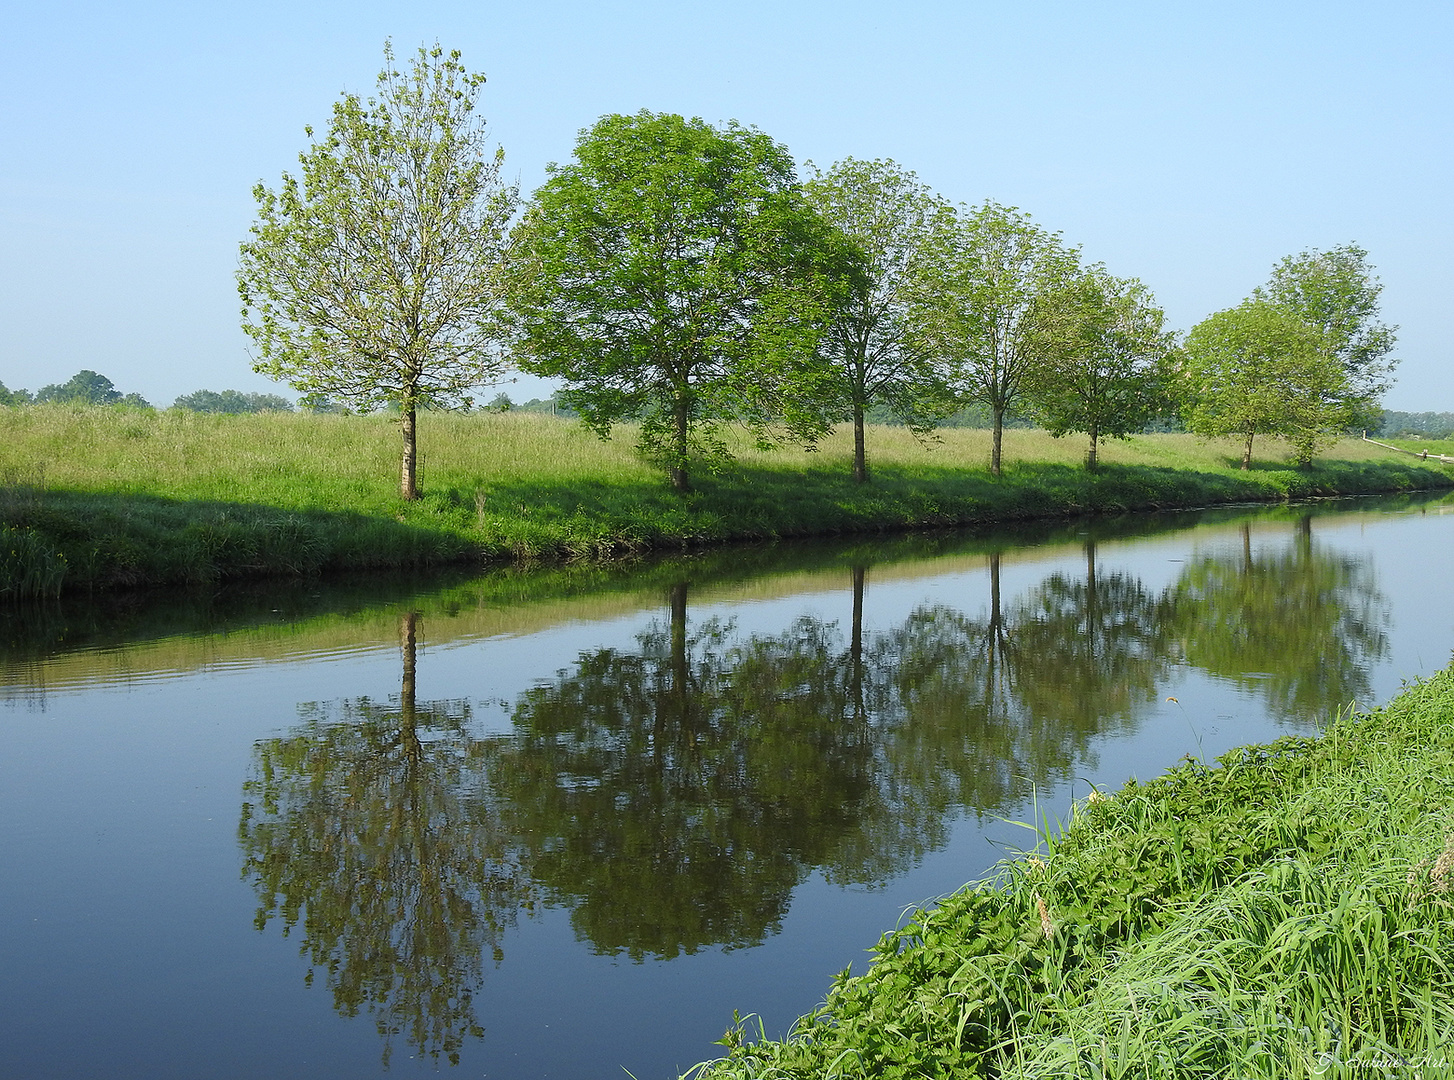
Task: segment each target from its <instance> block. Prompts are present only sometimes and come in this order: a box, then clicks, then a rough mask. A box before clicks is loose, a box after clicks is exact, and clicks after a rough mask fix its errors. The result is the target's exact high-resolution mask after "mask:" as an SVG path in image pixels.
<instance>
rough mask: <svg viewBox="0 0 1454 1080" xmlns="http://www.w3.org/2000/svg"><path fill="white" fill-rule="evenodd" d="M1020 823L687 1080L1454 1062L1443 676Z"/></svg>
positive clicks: (1271, 1075)
mask: <svg viewBox="0 0 1454 1080" xmlns="http://www.w3.org/2000/svg"><path fill="white" fill-rule="evenodd" d="M1026 824H1027V826H1031V827H1033V828H1035V829H1036V831H1037V834H1038V836H1039V837H1040V839H1041V843H1040V845H1039V846H1038V848H1037V849H1036V850H1035V851H1034V852H1033V853H1030V854H1025V855H1024V856H1023V857H1020V858H1017V859H1014V860H1011V861H1007V862H1006V863H1004V864H1003V865H1002V867H1001V869H1000V871H999V873H998V874H997V875H996V876H995V877H993V878H992V879H990V880H988V881H985V882H982V883H980V884H978V885H977V886H973V887H969V888H967V889H965V890H964V891H962V892H960V893H957V894H955V895H953V896H950V897H948V898H946V899H944V900H943V901H942V902H941V903H939V904H937V905H935V906H933V907H930V908H927V909H924V910H920V911H918V912H915V913H913V914H912V915H910V916H908V917H907V918H906V920H905V922H904V924H903V925H901V926H900V928H898V929H896V930H894V931H892V932H890V933H888V934H885V935H884V936H883V938H882V939H881V940H880V941H879V943H878V945H877V947H876V948H875V949H874V950H873V960H872V964H871V967H870V968H869V969H868V971H867V972H866V973H865V974H863V975H861V976H857V977H853V976H850V975H849V974H848V973H847V972H845V973H844V974H842V975H840V976H839V978H838V980H837V981H836V983H835V984H834V985H833V987H832V988H831V990H829V992H828V995H827V997H826V999H825V1001H824V1003H823V1004H822V1005H821V1007H820V1008H818V1009H817V1010H816V1011H815V1012H814V1013H812V1014H810V1015H808V1016H805V1017H804V1018H803V1019H801V1020H800V1021H799V1022H798V1024H797V1026H796V1028H795V1030H794V1031H793V1033H792V1034H791V1035H790V1036H789V1037H788V1038H787V1039H785V1040H782V1041H770V1040H765V1039H761V1038H757V1039H754V1038H753V1037H752V1029H753V1024H752V1022H751V1018H748V1019H743V1018H740V1017H739V1018H736V1019H735V1021H734V1024H733V1026H732V1027H731V1028H730V1029H729V1030H728V1032H727V1035H726V1036H725V1037H724V1039H723V1042H724V1043H725V1044H726V1045H727V1046H728V1047H729V1048H730V1049H729V1053H728V1055H727V1057H726V1058H725V1059H723V1060H720V1061H717V1062H711V1063H705V1064H704V1065H702V1066H699V1067H698V1068H697V1069H696V1070H694V1071H693V1072H692V1073H691V1074H690V1075H691V1076H692V1077H693V1080H708V1078H711V1080H748V1078H764V1077H773V1078H780V1080H788V1078H803V1080H807V1078H809V1077H812V1078H822V1077H845V1078H846V1077H885V1078H889V1077H923V1076H966V1077H968V1076H986V1077H991V1076H992V1077H997V1078H1000V1080H1011V1078H1017V1080H1029V1078H1032V1077H1034V1078H1050V1077H1056V1078H1060V1077H1083V1078H1087V1080H1089V1078H1096V1080H1110V1078H1123V1077H1137V1078H1168V1080H1170V1078H1192V1077H1198V1078H1202V1077H1206V1078H1211V1077H1236V1078H1239V1080H1243V1078H1245V1080H1258V1078H1266V1080H1305V1078H1312V1077H1322V1078H1329V1080H1333V1078H1350V1077H1366V1076H1371V1075H1383V1076H1401V1077H1402V1076H1406V1077H1420V1078H1423V1077H1427V1078H1431V1080H1432V1078H1433V1077H1447V1076H1451V1075H1454V1049H1451V1048H1454V980H1451V978H1450V974H1451V966H1454V669H1451V670H1445V671H1443V672H1441V673H1440V674H1439V675H1437V676H1435V677H1434V678H1432V679H1430V680H1428V681H1427V682H1422V683H1418V684H1415V685H1412V686H1410V687H1407V688H1406V689H1405V690H1404V691H1403V692H1402V693H1401V694H1400V695H1399V696H1398V697H1396V698H1395V699H1394V700H1393V701H1392V702H1391V703H1390V704H1388V705H1387V706H1386V707H1384V708H1382V709H1379V710H1377V711H1375V712H1372V713H1369V714H1361V715H1355V714H1351V713H1350V714H1348V715H1344V716H1340V717H1337V718H1336V719H1335V720H1334V721H1333V722H1332V723H1331V724H1330V725H1329V727H1328V728H1327V730H1326V731H1325V732H1324V734H1323V735H1322V736H1321V737H1318V738H1311V739H1308V738H1286V739H1282V740H1280V741H1278V742H1276V743H1272V744H1270V745H1265V746H1249V747H1243V748H1240V749H1238V750H1235V751H1233V752H1231V753H1229V754H1227V755H1225V756H1224V757H1222V758H1221V759H1219V760H1218V761H1216V762H1215V763H1212V764H1210V765H1209V764H1207V763H1204V762H1200V761H1194V760H1189V761H1187V762H1186V763H1185V764H1183V765H1182V766H1180V767H1178V768H1176V769H1173V770H1172V771H1171V772H1170V773H1168V774H1167V775H1165V776H1163V777H1161V778H1159V779H1157V780H1154V781H1152V782H1150V783H1146V784H1136V783H1131V784H1128V785H1127V786H1126V788H1125V789H1123V790H1122V791H1120V792H1115V793H1100V792H1096V793H1094V795H1093V796H1092V797H1090V798H1087V799H1086V800H1083V801H1082V802H1080V803H1079V804H1077V805H1076V806H1075V807H1074V810H1073V814H1072V816H1071V818H1070V820H1069V821H1068V822H1065V823H1059V822H1054V823H1046V822H1038V823H1026ZM757 1030H758V1033H759V1035H760V1031H761V1027H760V1025H758V1029H757Z"/></svg>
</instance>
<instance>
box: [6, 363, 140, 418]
mask: <svg viewBox="0 0 1454 1080" xmlns="http://www.w3.org/2000/svg"><path fill="white" fill-rule="evenodd" d="M18 393H22V394H23V393H24V391H19V392H18ZM23 403H24V402H22V401H19V400H17V401H14V402H12V404H17V405H18V404H23ZM35 403H36V404H37V405H49V404H64V405H127V406H131V407H132V408H137V409H149V408H151V405H150V404H149V403H148V402H147V400H146V399H145V398H144V397H142V396H141V395H140V394H126V395H124V396H123V395H122V393H121V391H120V390H118V389H116V387H115V386H114V385H113V384H112V382H111V380H110V379H108V378H107V377H106V376H105V375H99V374H97V373H96V372H94V371H91V370H89V369H88V370H85V371H78V372H76V374H74V375H72V376H71V378H70V380H69V381H68V382H64V383H51V384H50V385H49V386H44V387H41V389H40V390H39V391H38V392H37V393H36V395H35Z"/></svg>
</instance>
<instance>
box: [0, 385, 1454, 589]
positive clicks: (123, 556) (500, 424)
mask: <svg viewBox="0 0 1454 1080" xmlns="http://www.w3.org/2000/svg"><path fill="white" fill-rule="evenodd" d="M420 428H421V431H420V449H421V465H420V476H421V482H422V486H423V492H424V494H423V498H421V499H420V500H418V501H417V502H412V503H406V502H404V501H402V500H401V499H400V498H399V496H398V485H397V475H398V468H399V464H398V458H399V434H398V429H397V426H396V424H395V423H394V422H393V421H392V420H391V419H390V418H388V417H385V416H372V417H352V416H331V415H313V414H288V413H265V414H255V415H242V416H229V415H215V414H214V415H209V414H201V413H193V412H186V411H182V410H167V411H164V412H155V411H149V410H116V409H104V408H85V407H75V406H35V407H31V408H26V409H0V435H3V437H0V527H4V528H6V529H8V530H9V532H7V533H6V534H5V536H4V538H3V539H5V541H6V543H7V545H8V546H7V547H6V551H7V552H9V553H10V554H8V555H7V556H6V559H8V561H7V562H6V563H5V566H4V567H3V568H0V569H3V570H4V577H3V578H0V593H8V594H10V595H47V594H50V593H53V592H55V591H56V589H57V588H59V587H61V586H64V587H66V588H85V587H108V586H116V585H128V584H159V583H180V582H193V581H209V580H214V579H216V578H220V577H239V576H259V575H267V574H296V573H313V572H317V571H324V570H339V569H349V568H382V567H417V566H424V565H430V564H440V563H448V562H458V561H471V560H473V561H483V560H487V559H534V558H571V557H582V556H605V555H615V554H622V553H629V552H640V551H646V550H650V549H657V548H683V547H693V546H700V545H705V544H710V543H718V542H723V541H728V540H736V539H761V538H771V537H781V536H806V535H829V534H835V533H850V532H868V531H882V530H890V529H907V528H918V527H926V526H941V525H957V524H966V523H971V522H984V521H1006V520H1018V519H1027V518H1035V517H1048V516H1063V515H1074V514H1082V513H1094V512H1104V511H1119V510H1133V509H1149V508H1156V507H1173V506H1198V505H1208V504H1213V503H1227V502H1246V501H1259V500H1262V501H1265V500H1280V499H1289V498H1301V497H1308V496H1318V495H1335V494H1371V493H1375V492H1391V491H1407V490H1412V489H1417V488H1429V487H1437V486H1450V485H1454V472H1451V471H1450V470H1449V469H1445V468H1440V467H1437V466H1435V465H1433V464H1432V463H1431V464H1429V465H1423V464H1421V463H1419V462H1417V461H1413V460H1411V459H1408V458H1400V457H1399V456H1398V455H1396V454H1393V453H1392V452H1390V451H1387V450H1381V449H1379V448H1377V447H1371V446H1369V445H1367V444H1362V443H1357V442H1347V443H1344V444H1342V445H1340V446H1339V447H1337V448H1336V449H1335V450H1334V452H1332V453H1331V454H1329V455H1327V456H1325V457H1324V458H1322V459H1320V460H1319V461H1318V462H1317V463H1316V464H1315V465H1314V466H1312V467H1310V468H1295V467H1292V466H1290V465H1288V464H1287V460H1286V459H1287V453H1286V448H1285V447H1283V446H1281V445H1279V444H1277V443H1276V442H1273V441H1268V442H1267V443H1265V444H1259V448H1260V451H1261V453H1262V457H1261V458H1260V461H1261V462H1262V463H1261V464H1260V465H1259V467H1257V468H1255V469H1253V470H1251V471H1249V472H1243V471H1241V470H1239V469H1237V468H1236V467H1235V466H1236V464H1237V460H1238V451H1237V448H1235V447H1232V446H1231V445H1230V444H1227V445H1223V444H1219V443H1207V442H1202V441H1199V440H1196V439H1194V438H1192V437H1190V436H1178V435H1147V436H1141V437H1138V438H1136V439H1133V440H1131V441H1129V442H1126V443H1111V444H1108V445H1107V446H1106V447H1105V449H1104V451H1103V461H1104V463H1105V464H1104V467H1103V468H1102V469H1101V470H1100V471H1099V472H1097V473H1094V474H1091V473H1087V472H1085V470H1084V469H1083V468H1082V467H1081V466H1080V464H1079V462H1080V455H1081V453H1082V447H1081V446H1080V444H1079V442H1076V441H1072V440H1056V439H1052V438H1050V437H1049V436H1048V435H1046V434H1045V433H1044V432H1040V431H1026V430H1012V431H1008V432H1006V435H1005V445H1006V451H1005V452H1006V460H1007V462H1008V464H1007V466H1006V469H1005V474H1004V476H1003V477H1001V478H999V479H994V478H992V477H990V476H989V475H988V472H987V468H986V466H987V463H988V459H989V433H988V432H984V431H975V430H969V429H955V430H949V431H945V432H943V433H942V436H941V438H940V439H938V440H935V441H931V442H929V443H920V442H917V441H916V440H914V438H913V437H912V436H911V435H910V434H909V433H908V432H907V431H905V430H903V429H894V428H875V429H872V430H871V432H870V442H869V446H870V454H871V457H870V469H871V470H872V473H873V481H872V483H870V484H867V485H859V484H854V483H853V482H852V481H851V479H850V478H849V466H850V461H851V453H852V448H851V437H850V435H849V434H848V433H847V432H846V431H840V432H837V433H835V434H834V435H833V436H832V437H831V438H829V439H828V440H827V441H825V442H824V444H823V445H822V446H821V447H820V448H819V449H818V450H816V451H815V452H812V453H809V452H806V451H804V450H803V449H801V448H788V449H782V450H777V451H771V452H762V451H758V450H755V449H753V448H752V446H751V445H749V443H748V442H747V441H746V440H745V439H743V440H741V441H739V442H738V444H737V445H735V446H733V450H734V451H735V452H736V453H737V459H736V460H735V461H734V462H732V463H730V464H729V465H727V466H726V467H724V468H722V469H721V470H720V471H717V472H709V471H706V470H703V471H701V472H699V473H698V474H697V475H696V476H695V478H694V482H695V485H696V490H695V491H693V492H692V493H691V494H690V495H689V496H687V497H686V498H682V497H680V496H678V495H676V494H675V493H674V492H672V491H671V489H670V488H669V487H668V486H667V485H666V483H665V482H664V481H663V479H662V476H661V474H660V472H659V471H658V470H657V469H655V468H654V467H653V466H652V465H651V464H650V463H648V462H645V461H642V460H641V459H640V457H639V456H638V455H637V454H636V453H635V452H634V450H633V448H632V446H633V442H634V432H633V431H631V430H630V429H629V428H627V429H622V430H621V431H620V433H619V436H618V437H617V438H616V439H613V440H611V441H609V442H602V441H600V440H598V439H597V438H595V436H593V435H592V434H590V433H589V432H588V431H586V430H585V429H583V428H582V427H580V426H579V425H578V424H576V423H574V422H569V421H562V420H557V419H555V418H553V417H549V416H540V415H514V414H505V415H474V416H459V415H454V414H427V415H425V416H423V417H421V421H420Z"/></svg>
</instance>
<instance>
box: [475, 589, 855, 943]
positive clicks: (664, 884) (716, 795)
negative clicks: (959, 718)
mask: <svg viewBox="0 0 1454 1080" xmlns="http://www.w3.org/2000/svg"><path fill="white" fill-rule="evenodd" d="M687 591H688V585H687V584H686V583H680V584H678V585H676V586H674V587H673V588H672V589H671V605H670V607H671V619H670V622H669V624H668V625H667V626H666V627H665V628H663V627H660V626H657V627H653V628H652V629H650V630H648V631H647V632H645V633H643V634H642V635H641V636H640V637H639V639H638V646H639V647H638V650H637V651H634V652H625V651H621V650H616V649H600V650H596V651H593V652H589V653H584V654H582V655H581V656H580V658H579V659H578V661H577V663H576V664H575V666H574V668H573V669H571V670H568V671H562V672H561V674H560V677H559V678H558V679H557V680H556V681H555V682H552V683H550V684H547V685H542V686H537V687H535V688H534V689H532V690H530V691H528V692H527V693H526V694H524V695H523V696H522V697H521V698H520V700H519V702H518V704H517V705H516V708H515V712H514V723H515V727H516V731H517V733H518V735H519V739H518V741H517V742H515V743H513V744H512V745H511V746H510V747H509V749H508V750H506V751H505V754H504V757H503V759H502V771H501V778H502V784H503V785H504V791H505V792H506V793H507V795H508V798H509V802H510V807H511V813H512V815H513V820H514V822H515V823H516V827H517V828H518V829H519V831H520V835H521V836H522V838H523V839H524V840H525V842H526V843H527V844H528V845H529V846H530V848H531V850H532V852H533V853H534V854H533V856H532V866H533V868H534V871H535V873H536V875H537V879H538V880H539V881H540V883H541V885H542V886H543V887H544V888H545V889H546V890H547V891H548V892H549V894H550V895H551V896H552V897H553V898H554V899H556V900H558V901H560V902H563V903H568V904H570V906H571V908H572V912H571V918H572V921H573V923H574V925H575V927H576V930H577V932H578V933H579V934H580V935H581V936H583V937H585V938H587V939H589V940H590V941H591V942H592V943H593V944H594V946H595V947H596V948H597V949H598V950H601V951H603V952H625V953H627V954H629V955H631V956H632V957H635V958H637V959H641V958H643V957H645V956H647V955H655V956H661V957H671V956H675V955H677V954H678V953H681V952H688V953H690V952H694V951H696V950H698V949H700V948H702V947H704V946H708V945H722V946H726V947H729V948H731V947H739V946H744V945H750V944H754V943H756V942H758V941H761V940H762V938H763V937H764V936H765V935H766V934H767V933H769V932H772V931H774V930H776V928H777V926H778V924H779V922H780V920H781V918H782V915H783V913H784V912H785V911H786V909H787V903H788V899H789V896H790V895H791V892H792V889H793V887H794V886H795V885H796V884H797V883H798V882H799V881H800V880H801V878H802V876H803V874H804V873H806V872H807V870H809V869H811V868H812V867H813V866H816V865H819V864H821V863H823V862H824V861H825V860H827V859H828V857H829V855H830V852H831V850H832V847H833V845H834V842H835V840H836V838H837V837H838V836H840V835H841V834H842V833H843V832H844V831H845V830H846V829H848V828H851V827H852V825H853V823H854V822H855V821H856V820H857V819H858V818H859V817H860V816H861V814H862V804H863V803H864V801H865V799H866V798H867V796H868V794H869V793H870V791H871V790H872V788H873V776H872V773H871V770H870V768H869V759H870V754H871V747H870V740H869V738H868V733H867V732H866V730H864V728H863V726H862V725H861V724H854V723H853V722H852V720H851V716H850V711H849V710H848V709H847V708H846V703H847V696H846V690H847V680H845V678H844V677H843V671H842V668H843V659H842V656H841V655H840V653H839V651H837V650H836V649H835V643H834V642H832V641H831V640H830V638H829V637H828V635H827V634H826V633H825V629H826V628H825V627H824V626H823V625H822V624H821V623H819V622H817V621H815V620H812V619H802V620H799V621H798V622H797V623H796V624H795V625H794V626H793V627H791V628H790V629H789V630H788V631H787V632H786V633H784V634H782V635H779V636H771V637H767V636H759V637H752V638H749V639H747V640H745V641H736V640H734V635H733V632H732V627H731V625H730V624H724V623H720V622H708V623H706V624H704V625H702V626H701V627H698V628H697V629H696V630H695V632H689V631H688V627H687V621H686V599H687Z"/></svg>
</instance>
